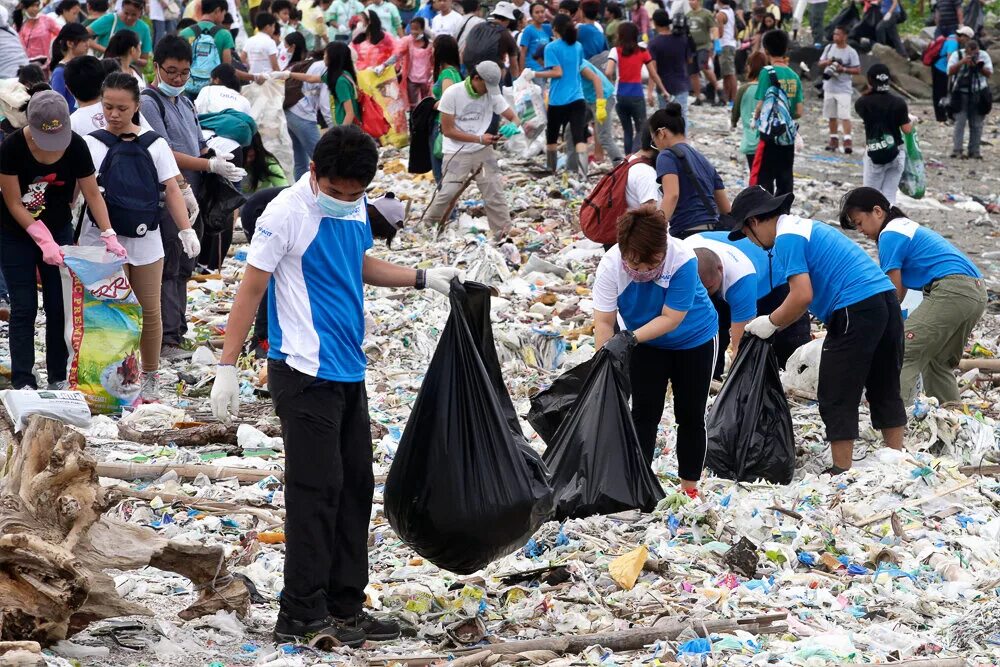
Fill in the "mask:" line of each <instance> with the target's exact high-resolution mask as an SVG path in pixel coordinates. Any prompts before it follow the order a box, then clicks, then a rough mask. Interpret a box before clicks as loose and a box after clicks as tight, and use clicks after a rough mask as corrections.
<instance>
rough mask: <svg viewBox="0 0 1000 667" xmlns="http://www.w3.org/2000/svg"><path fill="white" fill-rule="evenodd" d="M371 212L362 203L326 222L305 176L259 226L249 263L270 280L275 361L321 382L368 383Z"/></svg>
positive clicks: (275, 203) (267, 212) (271, 351)
mask: <svg viewBox="0 0 1000 667" xmlns="http://www.w3.org/2000/svg"><path fill="white" fill-rule="evenodd" d="M366 204H367V200H366V199H365V198H364V197H362V199H361V200H359V201H358V204H357V206H356V207H355V208H354V210H353V211H352V212H351V213H349V214H348V215H346V216H344V217H343V218H332V217H330V216H328V215H325V214H324V213H323V212H322V211H321V210H320V208H319V206H318V205H317V204H316V195H315V194H313V191H312V186H311V185H310V176H309V174H305V175H304V176H302V178H300V179H299V180H298V181H296V182H295V184H294V185H292V186H291V187H289V188H287V189H285V190H282V191H281V192H280V193H279V194H278V196H277V197H275V198H274V201H272V202H271V203H270V204H269V205H268V206H267V208H266V209H264V213H263V214H261V216H260V218H258V220H257V228H256V230H255V231H254V235H253V240H252V241H251V243H250V251H249V253H248V254H247V263H248V264H250V265H251V266H254V267H256V268H258V269H260V270H262V271H267V272H269V273H270V274H271V280H270V283H269V284H268V290H267V314H268V342H269V343H270V349H269V350H268V353H267V356H268V358H269V359H279V360H284V361H285V363H287V364H288V365H289V366H291V367H292V368H294V369H295V370H297V371H299V372H301V373H305V374H306V375H311V376H313V377H317V378H320V379H322V380H331V381H334V382H361V381H363V380H364V378H365V367H366V365H367V358H366V357H365V352H364V350H363V349H362V347H361V345H362V342H363V341H364V337H365V314H364V284H363V282H362V279H361V269H362V266H363V265H364V259H365V253H366V252H367V250H368V249H369V248H371V247H372V228H371V224H370V222H369V220H368V210H367V206H366Z"/></svg>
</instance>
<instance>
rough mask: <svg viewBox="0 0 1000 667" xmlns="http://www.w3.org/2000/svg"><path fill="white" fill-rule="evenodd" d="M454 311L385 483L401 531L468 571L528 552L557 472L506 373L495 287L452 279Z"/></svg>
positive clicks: (548, 507) (437, 558) (432, 557)
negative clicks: (537, 446) (552, 472)
mask: <svg viewBox="0 0 1000 667" xmlns="http://www.w3.org/2000/svg"><path fill="white" fill-rule="evenodd" d="M450 300H451V314H450V315H449V316H448V323H447V325H446V326H445V328H444V331H443V332H442V333H441V338H440V340H439V341H438V346H437V350H435V352H434V357H433V358H432V359H431V363H430V366H428V368H427V373H426V375H425V376H424V382H423V384H422V385H421V387H420V392H419V393H418V394H417V400H416V402H415V403H414V404H413V411H412V412H411V413H410V418H409V420H407V422H406V429H405V430H404V431H403V437H402V439H401V440H400V443H399V448H398V450H397V451H396V457H395V459H394V460H393V462H392V468H391V469H390V470H389V475H388V478H387V479H386V484H385V493H384V497H385V513H386V516H387V517H388V519H389V523H390V524H391V525H392V527H393V529H394V530H395V531H396V534H398V535H399V537H400V538H401V539H402V540H403V541H404V542H406V544H408V545H409V546H410V547H411V548H412V549H413V550H414V551H416V552H417V553H418V554H420V555H421V556H423V557H424V558H426V559H427V560H429V561H430V562H432V563H434V564H435V565H437V566H438V567H440V568H443V569H445V570H450V571H452V572H456V573H458V574H469V573H472V572H475V571H476V570H479V569H481V568H483V567H484V566H485V565H487V564H488V563H490V562H491V561H493V560H496V559H497V558H500V557H502V556H505V555H507V554H509V553H511V552H512V551H514V550H516V549H518V548H520V547H522V546H524V544H525V542H527V541H528V538H529V537H531V535H532V534H533V533H534V532H535V530H536V529H537V528H538V526H539V525H541V524H542V523H543V522H544V521H547V520H548V519H549V517H550V516H551V515H552V487H551V486H549V481H548V470H547V469H546V468H545V464H544V463H542V459H541V457H539V456H538V454H536V453H535V452H534V450H532V449H531V448H530V447H529V446H528V445H527V443H526V442H525V439H524V436H523V435H522V434H521V427H520V423H519V422H518V419H517V414H516V413H515V412H514V405H513V403H512V402H511V400H510V395H509V394H508V393H507V389H506V387H505V386H504V383H503V378H502V377H501V375H500V363H499V360H498V359H497V354H496V348H495V347H494V344H493V332H492V330H491V328H490V293H489V288H487V287H486V286H485V285H480V284H479V283H471V282H467V283H465V284H464V285H463V284H462V283H460V282H459V281H458V280H457V279H456V280H453V281H452V287H451V297H450Z"/></svg>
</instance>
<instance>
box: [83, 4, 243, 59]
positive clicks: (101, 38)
mask: <svg viewBox="0 0 1000 667" xmlns="http://www.w3.org/2000/svg"><path fill="white" fill-rule="evenodd" d="M87 27H88V29H89V30H90V32H92V33H94V40H95V41H96V42H97V43H98V44H100V45H101V46H104V47H107V45H108V42H109V41H111V35H113V34H115V33H116V32H118V31H119V30H131V31H132V32H134V33H135V34H137V35H139V47H140V48H141V49H142V52H143V53H152V52H153V36H152V35H150V34H149V26H148V25H146V22H145V21H142V20H139V21H136V22H135V25H126V24H125V21H123V20H122V18H121V17H120V16H118V15H117V14H115V13H112V12H109V13H107V14H105V15H104V16H102V17H101V18H99V19H97V20H95V21H94V22H93V23H91V24H90V25H89V26H87ZM230 39H232V35H230Z"/></svg>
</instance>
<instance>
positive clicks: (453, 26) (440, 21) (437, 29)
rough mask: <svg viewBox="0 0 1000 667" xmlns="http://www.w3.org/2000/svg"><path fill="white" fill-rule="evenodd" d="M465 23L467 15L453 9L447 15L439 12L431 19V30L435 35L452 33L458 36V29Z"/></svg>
mask: <svg viewBox="0 0 1000 667" xmlns="http://www.w3.org/2000/svg"><path fill="white" fill-rule="evenodd" d="M464 23H465V17H464V16H462V15H461V14H459V13H458V12H456V11H454V10H452V11H451V12H449V13H448V14H447V15H445V14H438V15H437V16H435V17H434V18H433V19H432V20H431V32H433V33H434V36H435V37H436V36H438V35H451V36H452V37H456V36H457V35H458V31H459V30H461V29H462V25H463V24H464Z"/></svg>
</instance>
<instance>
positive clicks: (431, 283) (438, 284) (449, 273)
mask: <svg viewBox="0 0 1000 667" xmlns="http://www.w3.org/2000/svg"><path fill="white" fill-rule="evenodd" d="M456 276H457V277H458V279H459V280H462V272H461V271H460V270H458V269H452V268H445V269H427V271H426V272H425V273H424V278H425V279H426V281H427V287H430V288H431V289H432V290H434V291H435V292H440V293H441V294H444V295H445V296H448V295H449V294H451V279H452V278H454V277H456Z"/></svg>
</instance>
